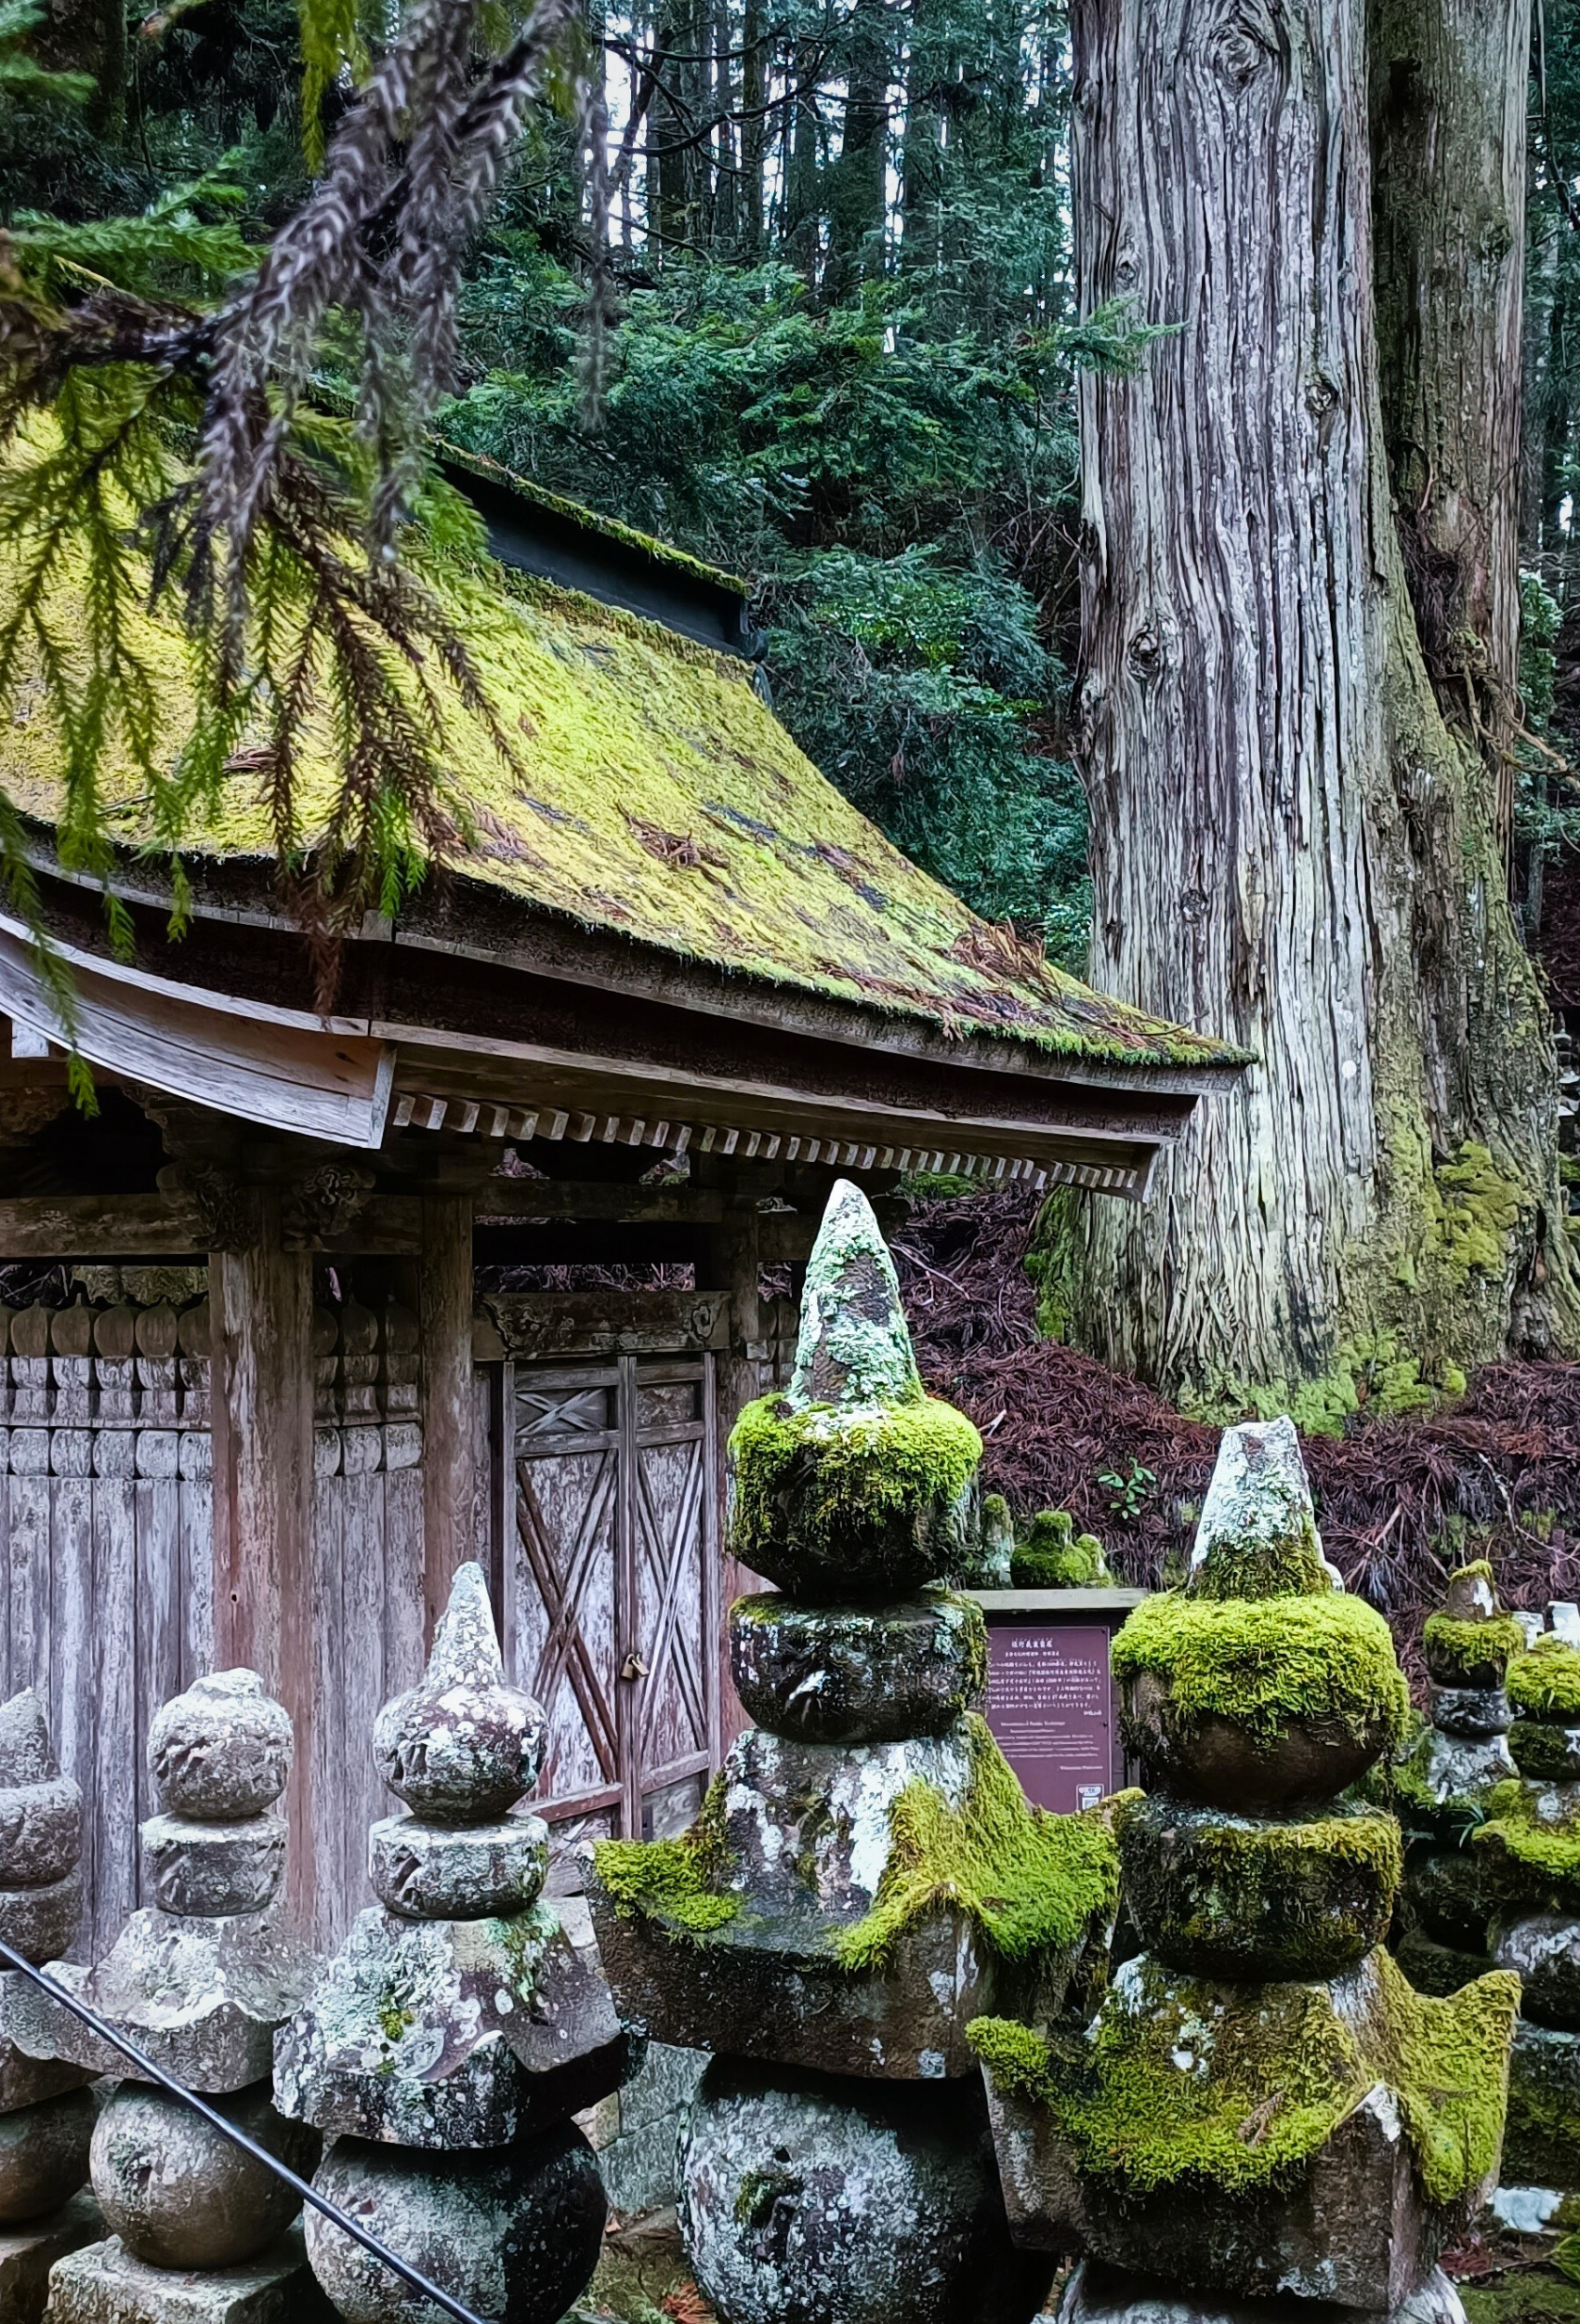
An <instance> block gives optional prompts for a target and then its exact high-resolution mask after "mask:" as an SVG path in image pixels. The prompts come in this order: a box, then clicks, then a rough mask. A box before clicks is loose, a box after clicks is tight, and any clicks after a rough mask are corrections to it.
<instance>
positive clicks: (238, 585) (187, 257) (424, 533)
mask: <svg viewBox="0 0 1580 2324" xmlns="http://www.w3.org/2000/svg"><path fill="white" fill-rule="evenodd" d="M5 5H6V0H0V8H3V7H4V6H5ZM481 7H482V0H413V5H412V7H411V9H410V12H409V15H408V18H407V20H406V22H405V24H404V26H403V27H402V30H401V32H400V33H399V34H398V35H397V37H396V38H395V40H394V41H393V42H392V44H391V46H390V47H389V49H388V53H387V54H386V55H385V57H384V58H383V59H382V60H381V61H380V62H379V63H378V64H377V65H376V66H375V69H374V71H373V73H372V74H371V75H370V77H369V79H368V81H367V83H366V86H364V88H363V89H362V92H361V95H360V96H359V98H358V99H357V101H356V102H355V104H353V105H352V106H351V108H350V109H349V112H347V113H346V115H345V116H344V118H343V120H342V122H341V124H340V126H339V128H338V129H337V131H336V135H335V137H334V139H333V141H332V143H331V145H330V149H329V153H328V157H327V161H326V165H325V168H324V174H323V178H322V179H321V180H320V181H319V183H318V184H317V185H316V186H315V188H314V189H313V191H312V192H311V193H310V194H309V198H308V199H307V201H306V202H305V203H304V204H303V205H302V206H301V208H300V209H299V210H298V211H297V212H296V215H295V217H294V218H291V219H290V220H288V221H287V223H286V224H285V226H284V227H283V229H282V230H281V231H280V232H279V233H278V234H277V235H276V237H275V239H274V241H273V242H272V244H270V246H269V247H268V248H267V249H266V250H265V251H264V252H263V253H262V254H261V258H260V257H259V254H258V253H257V251H255V250H252V249H250V248H249V247H248V246H247V244H245V243H244V241H243V240H242V239H241V237H240V235H239V233H238V231H237V230H236V227H235V225H234V223H233V218H232V213H233V210H234V207H235V203H236V200H237V198H238V189H236V188H235V187H234V185H233V184H232V183H230V180H229V179H228V178H226V177H225V175H224V173H223V172H221V173H220V174H219V175H217V176H216V177H215V178H210V179H206V180H204V181H203V182H201V183H199V184H197V185H194V186H189V187H183V188H179V189H177V190H175V191H173V192H172V193H170V194H168V195H165V196H164V197H162V199H161V201H160V202H159V203H158V204H156V205H154V206H153V207H152V208H151V210H150V211H148V212H147V213H145V214H144V216H143V217H142V218H137V219H111V220H107V221H100V222H98V223H95V224H92V225H88V226H82V227H63V226H60V225H59V224H58V223H57V222H55V221H53V220H49V219H46V218H29V219H27V220H25V221H22V222H21V223H20V226H19V229H18V231H15V232H14V233H13V234H11V235H10V236H9V237H3V236H0V557H3V558H4V559H5V561H6V562H7V565H8V567H9V572H8V574H7V579H8V581H9V582H10V583H11V584H12V585H13V586H11V587H9V588H7V591H6V593H5V602H4V610H3V612H0V703H5V702H11V703H13V704H14V703H15V702H16V700H17V699H18V698H19V697H20V695H21V694H23V693H25V694H26V695H27V697H28V700H29V702H30V704H36V706H38V708H39V710H40V711H41V713H42V715H44V716H46V718H47V720H48V721H49V724H50V727H51V729H52V730H53V733H54V735H55V737H56V738H57V739H58V742H59V796H58V807H56V808H55V809H53V810H52V811H51V812H53V814H54V819H55V821H56V823H57V826H58V834H59V837H58V845H59V852H60V854H61V857H62V859H63V860H64V861H66V862H67V863H69V864H71V865H73V866H76V867H80V868H86V869H87V870H89V871H90V872H91V873H92V874H94V875H95V876H96V877H98V878H99V879H100V880H101V882H103V883H105V885H106V891H107V892H108V882H109V877H110V872H111V867H112V829H113V827H114V824H115V817H116V815H117V813H118V812H121V810H122V807H123V806H124V802H117V801H115V800H112V799H109V798H108V797H107V795H106V791H105V788H104V772H105V770H106V768H107V767H108V766H110V765H111V764H112V763H116V764H118V765H119V766H120V768H121V769H122V770H123V772H124V771H125V769H126V768H127V767H129V768H130V770H131V772H132V773H133V776H134V784H135V787H136V789H137V791H138V800H137V807H138V823H139V826H140V829H141V832H142V834H143V839H144V843H145V844H153V845H156V846H157V847H158V848H159V849H160V850H161V851H162V852H165V855H166V856H167V857H168V860H169V863H170V866H171V876H172V879H173V882H174V895H175V918H176V922H177V924H178V925H179V924H180V923H181V921H182V919H183V918H184V914H185V911H186V909H187V905H188V902H189V897H188V891H187V888H186V884H185V880H184V878H183V875H182V871H181V864H180V851H181V849H182V847H183V845H184V844H186V843H188V842H189V841H190V839H191V836H192V834H193V831H194V829H196V828H198V827H200V826H201V825H202V824H203V823H204V820H205V819H208V818H212V817H213V816H214V815H215V813H216V812H217V810H218V808H219V806H220V803H221V801H222V799H224V798H226V797H227V796H230V797H231V798H232V799H233V797H234V794H235V788H236V786H237V785H238V784H243V785H244V786H247V789H248V791H249V793H250V796H251V798H252V799H254V800H256V801H258V802H260V803H261V804H262V805H263V806H264V807H265V809H266V811H267V813H268V816H269V820H270V827H271V832H272V838H273V842H274V849H275V853H276V857H277V862H278V865H279V876H280V879H281V881H282V884H283V888H284V890H285V891H286V892H287V894H288V896H289V899H290V902H291V905H292V907H293V909H294V910H295V912H296V916H297V918H298V920H299V921H300V923H301V925H302V926H303V927H304V929H305V930H306V932H307V933H308V935H309V940H310V942H311V943H312V944H313V946H314V949H315V953H316V956H317V958H318V962H319V967H320V971H321V974H320V984H321V989H323V990H324V991H327V988H328V985H329V984H330V982H331V981H332V978H333V969H334V959H335V954H336V945H337V943H338V940H339V937H340V936H341V934H342V933H343V932H344V931H346V930H347V929H348V928H349V927H350V926H352V925H354V924H355V922H356V921H357V920H358V919H359V918H361V917H362V914H363V913H364V912H365V911H367V910H369V909H371V908H377V909H380V910H384V911H390V910H393V909H394V908H395V906H396V905H397V904H398V903H399V901H400V899H401V896H402V893H403V892H404V891H405V890H406V889H407V887H408V886H409V885H410V884H411V882H412V881H413V880H414V878H416V877H417V876H418V875H419V873H420V869H421V866H422V865H425V864H428V863H432V862H435V861H440V860H442V859H443V858H444V857H445V856H447V855H450V854H453V853H454V851H455V849H456V846H457V844H458V842H460V841H461V840H463V839H464V838H465V836H466V829H467V822H466V809H465V805H464V803H463V802H460V801H458V800H457V799H455V798H454V797H453V796H452V794H451V789H450V786H449V783H448V778H447V775H446V771H445V765H444V759H443V749H444V745H443V735H444V729H445V721H446V717H447V715H448V714H449V713H450V712H451V711H452V710H453V709H454V706H455V704H456V703H457V702H458V703H459V705H460V706H462V707H463V708H464V710H465V711H466V712H467V713H469V715H470V716H471V717H472V718H473V719H474V720H477V721H478V722H479V723H480V724H481V726H482V727H483V729H484V731H485V732H486V733H488V734H489V735H490V737H491V738H492V740H493V742H494V746H495V747H496V748H497V749H498V750H499V751H500V752H501V753H502V754H503V755H504V756H505V757H506V758H507V759H511V758H513V746H512V744H511V742H510V740H509V738H508V737H507V735H506V734H505V733H504V731H503V729H502V728H501V726H500V723H499V721H498V720H497V718H496V717H495V716H494V712H493V709H492V708H491V706H490V704H489V702H488V699H487V697H486V693H485V691H484V688H483V685H482V683H481V679H480V676H479V674H478V671H477V668H476V666H475V664H474V662H473V660H472V657H471V655H470V654H469V651H468V649H467V642H466V640H465V639H464V637H463V636H462V635H461V634H460V632H459V631H458V630H457V628H456V627H455V626H454V621H453V620H452V618H451V616H450V614H449V613H448V611H447V609H446V605H445V601H444V595H443V592H442V590H441V589H439V588H435V587H433V586H432V579H433V568H434V564H435V560H436V555H437V552H436V549H435V546H434V543H435V540H436V539H439V538H442V539H443V540H444V541H446V542H448V544H449V545H450V548H451V549H452V551H454V548H455V547H457V546H459V548H461V550H462V552H463V553H464V554H465V555H466V556H467V557H469V558H474V559H475V558H476V557H478V556H480V555H481V553H482V538H481V527H479V526H478V525H477V524H476V523H475V521H474V522H470V523H468V522H467V520H466V519H458V518H457V514H456V509H455V507H454V499H455V496H454V495H447V491H446V488H443V487H442V486H441V485H440V484H439V482H438V480H437V478H436V476H435V475H434V473H433V472H432V470H431V468H430V466H429V463H428V459H427V456H426V451H425V440H424V430H425V426H426V422H427V420H428V417H429V416H430V415H431V413H432V410H433V408H434V406H435V404H436V403H437V402H438V401H439V399H440V398H441V396H442V395H443V394H444V393H445V392H447V391H448V390H449V387H450V385H451V381H452V373H453V369H454V360H455V344H456V325H455V302H456V285H457V280H458V275H459V270H460V267H461V264H462V260H463V257H464V255H465V251H466V247H467V243H468V242H469V240H470V239H471V237H472V236H473V235H474V234H475V233H476V231H477V230H478V229H479V227H480V226H481V223H482V222H483V219H484V218H485V216H486V214H487V211H488V208H489V205H490V204H491V202H492V200H493V197H494V192H495V191H496V189H497V186H498V183H499V179H500V176H501V173H502V171H503V169H504V166H505V164H506V161H507V156H508V154H509V152H510V150H511V148H512V146H513V145H514V143H515V141H516V139H517V138H518V137H519V135H520V129H521V127H522V125H523V122H524V119H525V117H526V114H527V112H528V110H529V108H530V107H531V106H532V104H533V101H534V99H537V98H538V97H539V96H540V95H541V94H544V93H545V92H547V93H550V94H552V95H553V96H554V97H555V99H556V100H557V101H560V100H561V99H565V92H566V91H567V90H569V91H570V92H571V93H572V96H571V99H565V101H573V100H574V92H575V90H576V87H577V84H578V80H579V79H580V80H582V81H584V82H585V79H586V76H585V75H583V74H581V73H580V72H579V65H578V61H577V59H576V57H575V55H574V53H573V51H574V46H575V34H574V29H573V19H574V15H575V8H576V0H535V5H534V6H533V9H532V12H531V13H530V15H529V16H528V17H527V19H526V20H525V21H524V22H523V23H522V24H521V25H520V28H519V30H518V31H517V32H516V33H515V35H514V37H513V38H512V40H511V42H510V44H509V46H508V47H507V49H506V51H505V53H504V54H502V55H500V56H497V57H492V58H490V57H488V56H487V55H486V54H485V53H484V52H483V50H482V46H481ZM480 59H481V60H480ZM577 133H578V141H579V143H580V144H581V145H582V146H583V148H584V149H586V148H587V147H589V146H590V148H591V150H592V154H593V160H592V164H591V166H590V169H589V176H588V182H589V185H590V187H591V190H592V205H593V210H594V215H595V218H597V221H598V222H597V230H596V232H595V235H594V238H593V239H594V245H595V247H596V248H598V249H599V250H601V248H602V245H603V243H604V240H605V236H604V231H603V226H602V219H601V215H600V205H601V202H602V199H603V189H604V186H605V183H606V178H607V160H606V155H605V152H604V145H605V141H606V124H605V123H604V121H603V118H602V113H601V100H600V99H596V98H588V97H585V96H584V97H583V98H582V99H580V110H579V113H578V123H577ZM216 213H217V215H216ZM592 304H593V310H594V321H595V326H596V324H597V322H598V321H599V319H600V317H601V312H602V307H603V304H604V293H603V289H602V286H601V284H600V283H598V282H595V286H594V297H593V301H592ZM348 321H349V322H350V323H351V324H353V325H354V326H355V327H357V328H358V329H359V330H360V337H361V346H362V387H361V396H360V401H359V405H358V410H357V415H356V418H355V421H354V423H353V422H349V421H347V420H345V419H340V418H336V417H332V416H326V415H325V414H324V413H323V412H322V411H319V410H315V409H314V408H313V407H312V406H311V404H310V403H309V402H307V401H305V400H304V398H303V392H302V391H303V389H304V386H305V384H306V382H307V379H308V377H309V373H310V371H311V369H312V367H313V366H314V364H315V363H317V362H318V361H319V360H320V358H321V355H322V352H323V347H324V344H325V333H326V329H328V328H331V327H332V328H333V329H334V330H335V331H336V332H338V333H341V334H343V332H344V329H345V326H346V324H347V322H348ZM588 368H589V375H590V376H589V386H590V387H591V389H592V390H593V391H594V392H596V390H597V387H598V384H599V378H598V375H599V362H598V359H597V357H596V355H594V356H593V357H592V358H591V359H590V361H589V366H588ZM167 610H169V611H175V612H177V613H178V614H179V615H180V618H181V634H182V635H183V636H184V641H185V642H184V647H183V649H182V650H183V651H184V654H185V657H186V667H185V669H184V671H183V673H182V676H183V687H180V688H178V689H177V690H176V692H177V693H178V694H180V693H182V692H183V691H184V694H185V698H186V700H187V701H188V702H189V704H190V705H191V733H190V734H189V735H188V736H187V738H186V740H185V742H184V746H182V747H180V748H179V749H178V750H172V747H171V738H170V736H169V735H168V734H167V733H165V731H164V726H163V720H165V718H166V717H167V715H168V709H169V704H170V700H171V698H172V697H171V687H170V683H169V675H170V674H169V671H168V669H167V668H166V667H164V666H163V663H162V660H161V656H162V654H163V655H165V657H166V658H167V655H168V651H169V640H170V636H171V631H170V628H169V627H168V626H166V627H164V628H163V629H161V628H159V627H157V625H155V624H151V622H150V619H149V616H150V614H151V613H153V614H158V613H162V612H165V611H167ZM325 736H327V737H328V742H329V756H330V758H331V760H332V772H333V777H334V779H333V781H332V782H331V784H330V785H329V786H327V791H326V788H325V786H324V784H323V779H322V776H323V758H324V747H323V738H324V737H325ZM309 738H310V742H311V748H310V749H309ZM309 764H310V766H311V768H312V772H313V776H314V781H313V782H311V783H309V780H308V771H309ZM6 806H7V813H6V814H0V882H4V883H5V884H6V885H7V888H8V890H9V892H10V893H11V895H12V897H13V900H14V901H15V902H16V903H17V904H18V905H19V907H20V908H25V909H26V911H27V913H28V916H29V918H30V919H32V920H33V923H34V925H35V926H36V925H37V897H36V891H35V890H34V889H33V887H32V886H30V884H29V882H30V881H31V879H32V874H31V871H30V870H29V869H28V867H27V858H26V851H25V848H24V847H23V845H22V840H21V832H22V829H23V825H22V823H21V822H20V819H19V818H18V817H17V815H16V813H15V812H14V802H13V801H7V802H6ZM113 919H114V916H113V913H112V925H113Z"/></svg>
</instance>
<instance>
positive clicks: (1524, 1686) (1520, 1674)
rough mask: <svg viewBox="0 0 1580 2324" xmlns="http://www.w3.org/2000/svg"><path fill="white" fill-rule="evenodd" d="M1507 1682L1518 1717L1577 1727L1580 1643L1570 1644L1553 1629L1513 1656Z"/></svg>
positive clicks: (1579, 1686) (1511, 1701) (1509, 1694)
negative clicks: (1520, 1653) (1522, 1651)
mask: <svg viewBox="0 0 1580 2324" xmlns="http://www.w3.org/2000/svg"><path fill="white" fill-rule="evenodd" d="M1506 1684H1507V1685H1508V1699H1509V1702H1510V1704H1511V1705H1512V1707H1513V1709H1514V1710H1515V1712H1516V1714H1517V1715H1518V1716H1519V1717H1521V1718H1522V1719H1552V1720H1556V1721H1557V1722H1558V1723H1559V1724H1560V1725H1561V1726H1580V1646H1572V1645H1571V1644H1570V1643H1569V1641H1568V1640H1567V1639H1566V1638H1560V1636H1559V1635H1558V1633H1557V1631H1547V1633H1546V1634H1545V1636H1543V1637H1541V1638H1538V1639H1537V1640H1536V1641H1535V1643H1534V1644H1533V1645H1532V1646H1531V1647H1530V1648H1529V1649H1528V1651H1527V1652H1526V1653H1524V1654H1522V1655H1520V1656H1518V1657H1516V1659H1515V1661H1514V1663H1513V1665H1512V1666H1511V1668H1510V1670H1509V1673H1508V1680H1507V1682H1506Z"/></svg>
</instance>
